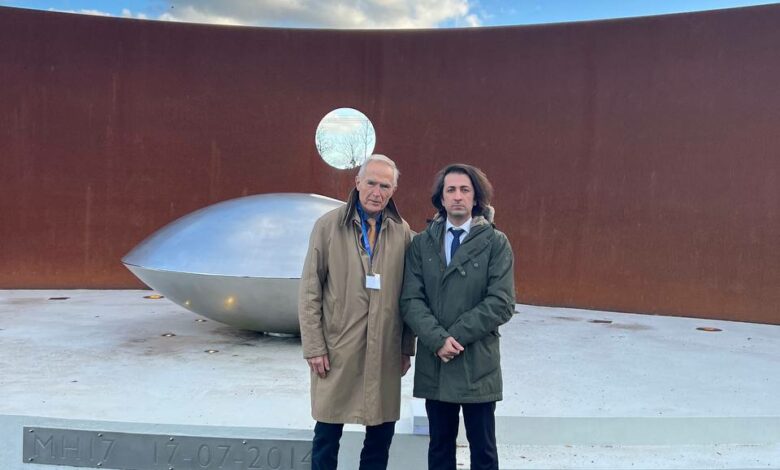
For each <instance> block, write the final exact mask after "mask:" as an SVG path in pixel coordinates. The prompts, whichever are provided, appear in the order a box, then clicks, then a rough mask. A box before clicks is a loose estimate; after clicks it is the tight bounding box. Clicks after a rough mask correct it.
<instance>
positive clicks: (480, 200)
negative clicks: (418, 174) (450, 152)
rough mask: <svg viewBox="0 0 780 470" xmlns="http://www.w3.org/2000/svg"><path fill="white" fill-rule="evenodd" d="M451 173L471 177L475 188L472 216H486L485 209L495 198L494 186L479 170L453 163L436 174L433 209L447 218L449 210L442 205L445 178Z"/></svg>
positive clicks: (432, 191) (432, 200) (432, 194)
mask: <svg viewBox="0 0 780 470" xmlns="http://www.w3.org/2000/svg"><path fill="white" fill-rule="evenodd" d="M450 173H461V174H464V175H466V176H468V177H469V179H470V180H471V185H472V186H473V187H474V202H475V203H476V204H474V207H473V208H472V209H471V216H472V217H476V216H478V215H485V210H486V209H485V208H486V207H488V206H490V200H491V199H492V198H493V185H492V184H490V181H489V180H488V178H487V176H485V173H483V172H482V170H480V169H479V168H477V167H475V166H471V165H467V164H465V163H453V164H451V165H447V166H445V167H444V168H442V169H441V170H440V171H439V172H438V173H436V178H435V179H434V181H433V189H432V190H431V202H432V203H433V207H435V208H436V210H437V211H439V215H440V216H441V217H443V218H446V217H447V210H446V209H444V206H443V205H442V203H441V198H442V195H443V192H444V177H445V176H447V175H448V174H450Z"/></svg>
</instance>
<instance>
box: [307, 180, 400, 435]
mask: <svg viewBox="0 0 780 470" xmlns="http://www.w3.org/2000/svg"><path fill="white" fill-rule="evenodd" d="M357 196H358V193H357V190H354V189H353V190H352V193H350V197H349V201H348V202H347V204H346V205H345V206H343V207H341V208H338V209H335V210H333V211H331V212H329V213H327V214H325V215H324V216H322V217H321V218H320V219H319V220H318V221H317V222H316V223H315V225H314V229H313V230H312V234H311V238H310V240H309V251H308V254H307V255H306V262H305V263H304V268H303V274H302V275H301V286H300V292H299V302H298V317H299V320H300V323H301V341H302V343H303V356H304V357H305V358H310V357H316V356H322V355H324V354H328V359H329V360H330V372H328V375H327V377H326V378H324V379H323V378H320V377H319V376H318V375H317V374H315V373H312V374H311V409H312V417H313V418H314V419H315V420H317V421H321V422H325V423H357V424H363V425H366V426H375V425H377V424H381V423H385V422H388V421H397V420H398V419H399V417H400V406H401V353H402V350H403V353H404V354H407V355H413V354H414V336H413V334H412V333H411V330H409V329H408V327H405V326H404V324H403V321H402V320H401V316H400V312H399V297H400V294H401V287H402V285H403V271H404V251H405V250H406V247H407V246H408V245H409V243H410V240H411V236H412V232H411V230H410V229H409V225H408V224H407V223H406V221H404V220H403V219H401V216H400V215H399V214H398V210H397V209H396V207H395V203H394V202H393V200H392V199H391V200H390V202H389V203H388V205H387V207H386V208H385V210H384V212H383V214H382V225H381V227H380V231H379V235H378V238H377V243H376V248H375V250H376V252H375V253H374V258H373V263H372V266H371V270H372V271H373V272H374V273H376V274H379V275H380V279H381V290H368V289H366V287H365V278H366V273H368V272H369V257H368V253H367V252H366V250H365V248H364V247H363V244H362V242H361V236H362V230H361V224H360V216H359V214H358V213H357V210H356V208H355V207H356V205H357V200H358V199H357ZM402 346H403V347H402Z"/></svg>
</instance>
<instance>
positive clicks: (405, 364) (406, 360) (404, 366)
mask: <svg viewBox="0 0 780 470" xmlns="http://www.w3.org/2000/svg"><path fill="white" fill-rule="evenodd" d="M410 367H412V358H411V357H409V356H407V355H406V354H401V377H403V376H404V375H406V373H407V372H409V368H410Z"/></svg>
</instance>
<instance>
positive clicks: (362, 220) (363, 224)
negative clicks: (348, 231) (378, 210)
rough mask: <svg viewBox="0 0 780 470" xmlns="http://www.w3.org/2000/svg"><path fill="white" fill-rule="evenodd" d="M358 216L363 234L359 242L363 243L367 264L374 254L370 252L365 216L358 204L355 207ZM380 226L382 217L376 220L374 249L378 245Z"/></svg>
mask: <svg viewBox="0 0 780 470" xmlns="http://www.w3.org/2000/svg"><path fill="white" fill-rule="evenodd" d="M357 210H358V214H360V228H361V230H362V232H363V236H362V237H361V241H362V242H363V248H365V249H366V253H368V260H369V262H370V261H372V260H373V259H374V253H373V251H372V250H371V244H370V243H368V222H366V214H365V213H364V212H363V208H362V207H360V204H358V205H357ZM381 226H382V216H381V215H380V216H379V217H377V218H376V228H375V230H376V241H375V242H374V248H376V244H377V243H379V228H380V227H381Z"/></svg>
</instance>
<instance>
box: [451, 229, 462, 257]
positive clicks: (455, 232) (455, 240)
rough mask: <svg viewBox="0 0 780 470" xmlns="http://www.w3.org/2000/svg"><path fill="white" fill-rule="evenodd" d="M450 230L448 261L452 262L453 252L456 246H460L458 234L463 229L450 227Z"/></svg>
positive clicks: (459, 234)
mask: <svg viewBox="0 0 780 470" xmlns="http://www.w3.org/2000/svg"><path fill="white" fill-rule="evenodd" d="M450 232H452V236H453V238H452V245H450V263H451V262H452V259H453V258H455V252H456V251H458V247H459V246H460V236H461V234H462V233H463V232H465V230H463V229H462V228H452V227H450Z"/></svg>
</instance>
